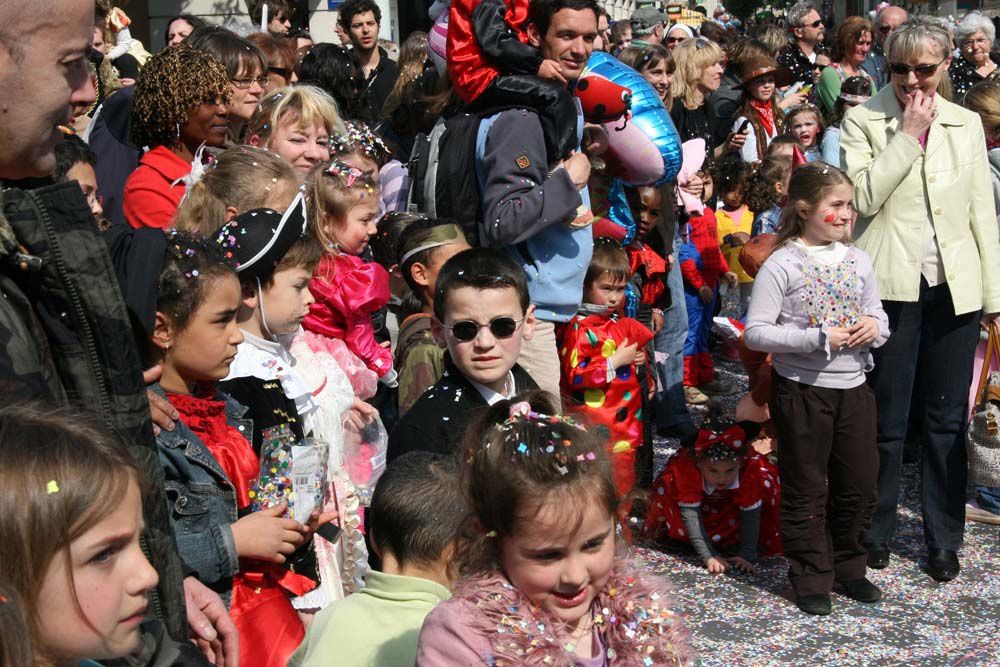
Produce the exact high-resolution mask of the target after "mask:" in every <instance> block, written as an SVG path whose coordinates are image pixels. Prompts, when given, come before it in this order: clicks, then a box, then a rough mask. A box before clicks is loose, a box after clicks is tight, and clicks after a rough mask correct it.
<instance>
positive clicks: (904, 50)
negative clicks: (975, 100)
mask: <svg viewBox="0 0 1000 667" xmlns="http://www.w3.org/2000/svg"><path fill="white" fill-rule="evenodd" d="M950 51H951V35H950V33H949V32H948V30H947V29H946V28H944V27H942V26H941V25H940V24H938V23H936V22H935V21H934V20H933V19H925V18H919V17H915V18H913V19H910V20H909V21H907V22H906V23H904V24H903V25H902V26H901V27H900V28H899V29H897V30H896V31H895V32H894V33H893V34H892V35H891V36H890V37H889V38H888V39H887V40H886V44H885V52H886V55H887V61H888V63H889V68H890V72H891V83H890V85H888V86H886V87H885V88H883V89H882V90H881V91H880V92H879V93H878V95H876V96H875V97H873V98H872V99H871V100H869V101H868V102H866V103H865V104H863V105H860V106H858V107H855V108H854V109H852V110H850V111H849V112H848V113H847V115H846V117H845V118H844V120H843V123H842V125H841V132H842V134H841V143H840V146H841V157H842V164H843V166H844V169H845V170H846V171H847V174H848V175H849V176H850V178H851V180H852V181H853V182H854V186H855V194H854V199H855V206H856V207H857V210H858V221H857V224H856V227H855V231H854V238H855V241H856V243H857V245H858V246H859V247H860V248H862V249H863V250H864V251H865V252H866V253H868V255H869V256H870V257H871V258H872V261H873V263H874V265H875V270H876V274H877V275H878V281H879V290H880V292H881V296H882V299H883V306H884V307H885V310H886V313H888V315H889V324H890V330H891V332H892V335H891V336H890V338H889V341H888V343H887V344H886V345H884V346H882V347H881V348H879V349H878V350H875V351H874V354H875V369H874V370H873V371H872V373H871V374H870V376H869V382H870V384H871V386H872V388H873V389H874V391H875V396H876V400H877V405H878V449H879V457H880V465H879V481H878V486H879V489H878V505H877V507H876V510H875V515H874V517H873V519H872V525H871V527H870V529H869V530H868V534H867V536H866V538H865V544H866V546H867V548H868V552H869V555H868V559H869V566H870V567H875V568H883V567H886V566H887V565H888V564H889V549H888V544H889V541H890V540H891V539H892V537H893V534H894V532H895V527H896V501H897V497H898V492H899V482H900V475H901V468H902V458H903V454H902V452H903V439H904V437H905V435H906V423H907V415H908V412H909V404H910V396H911V393H912V389H913V380H914V377H915V376H916V375H920V376H921V377H922V378H923V382H924V383H925V386H924V387H923V391H922V392H920V393H919V395H921V396H923V397H924V398H923V400H924V405H923V406H918V407H920V408H922V409H920V410H919V412H920V413H922V414H923V415H924V433H923V436H924V437H923V442H924V446H923V451H922V454H921V456H922V460H921V474H922V478H923V484H922V489H921V502H922V508H923V524H924V540H925V542H926V545H927V549H928V553H927V571H928V573H929V574H930V575H931V576H932V577H934V578H935V579H937V580H939V581H948V580H950V579H953V578H954V577H956V576H957V575H958V572H959V561H958V555H957V552H958V550H959V549H960V548H961V546H962V539H963V534H964V527H965V484H966V458H965V444H964V439H963V435H964V427H965V421H966V414H967V409H968V408H967V401H968V390H969V384H970V382H971V381H972V360H973V355H974V353H975V348H976V344H977V342H978V340H979V324H980V318H981V317H982V316H983V315H984V314H985V317H986V318H992V317H994V316H995V314H996V313H997V312H998V311H1000V237H998V232H997V222H996V220H997V218H996V211H995V209H994V205H993V194H992V189H991V184H990V171H989V164H988V162H987V158H986V148H985V140H984V136H983V127H982V122H981V121H980V119H979V117H978V116H977V115H976V114H975V113H972V112H970V111H968V110H965V109H963V108H961V107H959V106H957V105H955V104H952V103H951V102H948V101H947V100H945V99H944V98H943V97H942V96H940V95H937V94H936V93H937V90H938V86H939V85H941V83H942V79H943V78H944V77H945V73H946V72H947V69H948V66H949V64H950V62H951V56H950ZM946 82H947V80H946V79H945V83H946ZM918 369H919V372H918Z"/></svg>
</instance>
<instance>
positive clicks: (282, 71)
mask: <svg viewBox="0 0 1000 667" xmlns="http://www.w3.org/2000/svg"><path fill="white" fill-rule="evenodd" d="M267 71H268V72H274V73H275V74H277V75H278V76H280V77H281V78H283V79H291V78H292V70H290V69H288V68H287V67H268V68H267ZM263 78H264V79H265V80H266V79H267V77H263ZM249 87H250V86H247V88H249Z"/></svg>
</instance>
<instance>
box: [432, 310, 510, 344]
mask: <svg viewBox="0 0 1000 667" xmlns="http://www.w3.org/2000/svg"><path fill="white" fill-rule="evenodd" d="M523 321H524V320H523V319H521V320H515V319H514V318H513V317H507V316H501V317H495V318H493V319H492V320H490V322H489V324H480V323H479V322H473V321H472V320H462V321H460V322H455V323H454V324H452V325H451V326H450V327H445V328H446V329H448V330H449V331H451V335H452V336H454V337H455V340H459V341H461V342H463V343H467V342H469V341H470V340H473V339H474V338H475V337H476V336H478V335H479V330H480V329H482V328H483V327H489V329H490V333H491V334H493V337H494V338H500V339H502V338H510V337H511V336H513V335H514V332H515V331H517V329H518V327H520V326H521V322H523Z"/></svg>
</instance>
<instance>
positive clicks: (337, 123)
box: [247, 84, 345, 146]
mask: <svg viewBox="0 0 1000 667" xmlns="http://www.w3.org/2000/svg"><path fill="white" fill-rule="evenodd" d="M286 116H287V118H286ZM289 119H290V120H292V121H293V122H295V121H297V122H298V124H299V127H303V128H307V127H310V126H313V125H322V126H323V127H324V128H326V131H327V133H328V134H330V135H334V134H343V133H344V131H345V130H344V120H343V119H342V118H341V117H340V112H339V111H338V110H337V103H336V102H335V101H334V99H333V98H332V97H330V94H329V93H327V92H326V91H324V90H323V89H321V88H317V87H316V86H309V85H304V84H303V85H297V86H287V87H285V88H278V89H277V90H272V91H271V92H270V93H268V94H267V96H265V97H264V99H262V100H261V101H260V104H259V105H257V111H256V112H254V115H253V117H252V118H250V122H249V123H248V124H247V136H248V137H249V136H250V135H251V134H253V135H256V136H257V137H258V138H259V139H260V141H261V145H263V146H267V144H268V143H269V142H270V141H271V135H272V134H273V133H274V131H275V130H276V129H277V127H278V125H279V124H280V123H281V122H283V121H285V120H289Z"/></svg>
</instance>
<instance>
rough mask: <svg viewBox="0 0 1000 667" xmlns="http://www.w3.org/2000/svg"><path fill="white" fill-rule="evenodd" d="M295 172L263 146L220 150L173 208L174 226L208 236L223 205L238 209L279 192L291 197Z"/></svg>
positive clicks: (220, 220) (219, 221)
mask: <svg viewBox="0 0 1000 667" xmlns="http://www.w3.org/2000/svg"><path fill="white" fill-rule="evenodd" d="M300 178H301V177H300V176H299V173H298V172H297V171H296V170H295V168H294V167H292V165H290V164H288V163H287V162H285V161H284V160H282V159H281V158H280V157H278V156H277V155H275V154H274V153H272V152H270V151H267V150H264V149H263V148H253V147H252V146H236V147H234V148H230V149H229V150H227V151H224V152H223V153H221V154H220V155H219V157H218V159H217V160H216V161H215V162H214V163H213V164H212V166H211V167H209V169H208V170H207V171H206V172H205V175H204V176H202V178H201V180H200V181H198V182H197V183H195V184H194V185H193V186H191V189H190V190H189V191H188V194H187V197H185V199H184V202H183V203H182V204H181V205H180V208H178V209H177V218H176V220H175V222H174V227H175V229H177V230H179V231H182V232H187V233H189V234H194V235H197V236H204V237H210V236H213V235H214V234H215V233H216V232H217V231H219V229H220V228H221V227H222V226H223V225H224V224H226V208H228V207H230V206H231V207H233V208H235V209H236V211H237V212H238V213H242V212H243V211H249V210H251V209H255V208H263V207H265V206H268V204H272V206H271V208H276V205H280V204H281V202H278V201H276V199H277V198H278V197H279V196H280V195H287V199H288V200H289V201H291V199H292V197H293V196H294V191H295V188H296V187H298V184H299V182H300Z"/></svg>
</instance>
